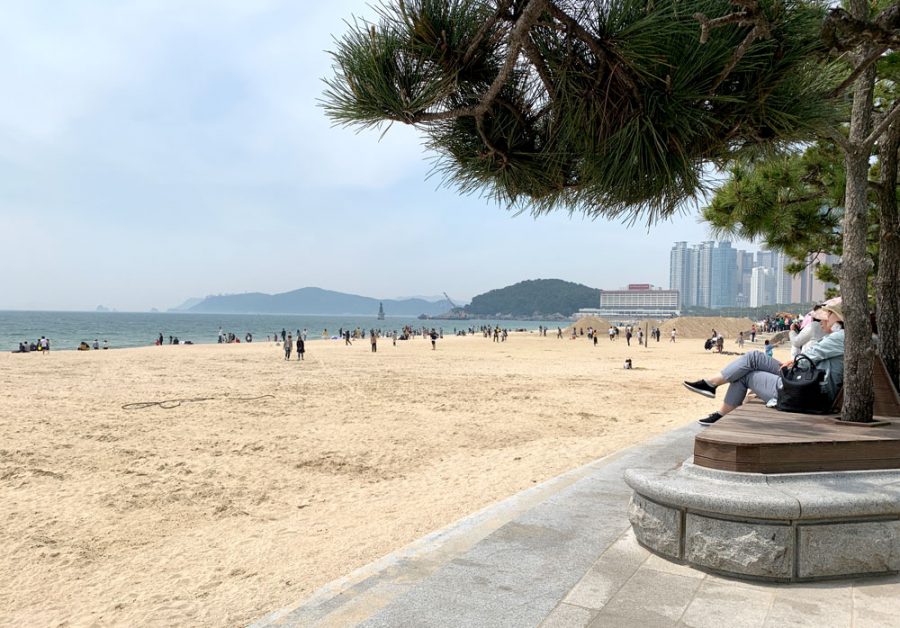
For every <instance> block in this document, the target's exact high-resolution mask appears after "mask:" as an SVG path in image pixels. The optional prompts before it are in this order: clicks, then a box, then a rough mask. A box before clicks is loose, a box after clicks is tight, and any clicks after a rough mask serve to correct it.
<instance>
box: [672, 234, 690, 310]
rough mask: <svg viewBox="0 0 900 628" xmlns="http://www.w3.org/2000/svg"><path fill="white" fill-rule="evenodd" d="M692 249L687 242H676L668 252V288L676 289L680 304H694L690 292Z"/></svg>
mask: <svg viewBox="0 0 900 628" xmlns="http://www.w3.org/2000/svg"><path fill="white" fill-rule="evenodd" d="M692 253H693V249H690V248H688V243H687V242H676V243H675V246H673V247H672V252H671V253H670V254H669V290H677V291H678V293H679V295H680V297H681V305H682V306H683V307H684V306H691V305H694V300H695V297H694V295H693V294H691V292H692V284H693V282H692V281H691V279H692V276H691V257H693V255H692Z"/></svg>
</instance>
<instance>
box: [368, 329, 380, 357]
mask: <svg viewBox="0 0 900 628" xmlns="http://www.w3.org/2000/svg"><path fill="white" fill-rule="evenodd" d="M369 340H370V342H371V343H372V353H375V352H377V351H378V339H377V337H376V335H375V330H374V329H371V330H369Z"/></svg>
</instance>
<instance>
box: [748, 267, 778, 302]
mask: <svg viewBox="0 0 900 628" xmlns="http://www.w3.org/2000/svg"><path fill="white" fill-rule="evenodd" d="M775 294H776V283H775V271H774V270H773V269H771V268H766V267H765V266H757V267H756V268H754V269H753V271H752V272H751V275H750V307H760V306H763V305H772V304H773V303H775Z"/></svg>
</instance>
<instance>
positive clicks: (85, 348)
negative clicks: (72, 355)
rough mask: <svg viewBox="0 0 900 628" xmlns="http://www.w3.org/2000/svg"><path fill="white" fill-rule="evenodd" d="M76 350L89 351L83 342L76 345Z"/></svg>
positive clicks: (86, 344)
mask: <svg viewBox="0 0 900 628" xmlns="http://www.w3.org/2000/svg"><path fill="white" fill-rule="evenodd" d="M78 350H79V351H90V350H91V348H90V347H89V346H88V343H86V342H85V341H84V340H82V341H81V344H80V345H78Z"/></svg>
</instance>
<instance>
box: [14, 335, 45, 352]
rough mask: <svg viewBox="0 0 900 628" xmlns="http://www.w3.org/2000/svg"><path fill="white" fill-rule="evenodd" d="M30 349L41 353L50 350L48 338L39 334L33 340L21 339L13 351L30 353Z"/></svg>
mask: <svg viewBox="0 0 900 628" xmlns="http://www.w3.org/2000/svg"><path fill="white" fill-rule="evenodd" d="M32 351H39V352H41V353H47V352H49V351H50V339H49V338H47V337H45V336H41V337H40V338H38V339H37V340H35V341H34V342H29V341H27V340H23V341H22V342H20V343H19V348H18V349H17V350H16V351H13V353H31V352H32Z"/></svg>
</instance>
